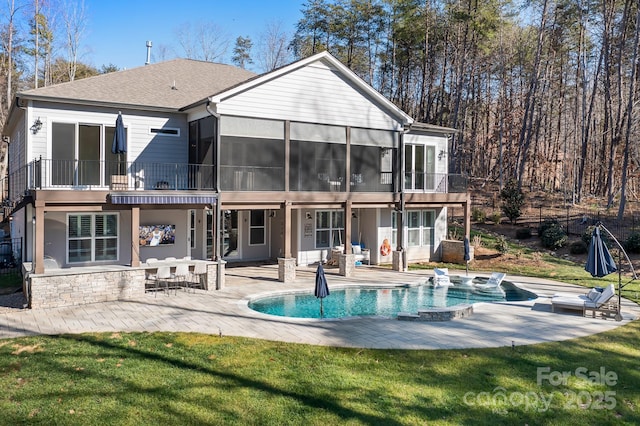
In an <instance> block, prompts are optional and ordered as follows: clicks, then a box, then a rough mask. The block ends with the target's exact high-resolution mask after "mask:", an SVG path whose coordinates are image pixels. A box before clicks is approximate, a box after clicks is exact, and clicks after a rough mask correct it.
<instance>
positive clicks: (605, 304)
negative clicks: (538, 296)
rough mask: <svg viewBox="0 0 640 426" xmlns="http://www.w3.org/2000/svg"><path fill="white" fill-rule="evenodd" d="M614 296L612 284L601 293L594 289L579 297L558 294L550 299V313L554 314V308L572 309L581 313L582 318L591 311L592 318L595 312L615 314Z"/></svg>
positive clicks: (616, 309) (616, 306) (615, 302)
mask: <svg viewBox="0 0 640 426" xmlns="http://www.w3.org/2000/svg"><path fill="white" fill-rule="evenodd" d="M615 295H616V290H615V287H614V286H613V284H609V285H608V286H607V287H606V288H605V289H604V290H603V291H602V293H601V292H599V291H598V290H596V289H592V290H591V291H589V293H587V294H580V295H569V294H563V293H559V294H556V295H554V296H553V297H552V298H551V312H555V310H556V308H561V309H573V310H580V311H582V316H585V315H586V314H587V311H593V312H592V317H593V318H595V316H596V312H601V313H603V314H617V313H618V304H617V300H616V298H615V297H614V296H615Z"/></svg>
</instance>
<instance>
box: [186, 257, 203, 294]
mask: <svg viewBox="0 0 640 426" xmlns="http://www.w3.org/2000/svg"><path fill="white" fill-rule="evenodd" d="M206 275H207V264H206V263H204V262H198V263H196V264H195V266H194V267H193V272H192V273H191V280H190V282H189V285H190V286H191V288H193V289H195V288H204V285H203V284H202V277H204V276H206Z"/></svg>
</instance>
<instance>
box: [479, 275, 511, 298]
mask: <svg viewBox="0 0 640 426" xmlns="http://www.w3.org/2000/svg"><path fill="white" fill-rule="evenodd" d="M506 276H507V274H505V273H504V272H494V273H492V274H491V276H490V277H489V278H488V279H487V281H486V282H484V283H478V284H476V285H475V286H474V287H475V288H476V290H478V291H482V292H486V293H501V294H504V290H503V289H502V287H500V283H502V280H504V277H506Z"/></svg>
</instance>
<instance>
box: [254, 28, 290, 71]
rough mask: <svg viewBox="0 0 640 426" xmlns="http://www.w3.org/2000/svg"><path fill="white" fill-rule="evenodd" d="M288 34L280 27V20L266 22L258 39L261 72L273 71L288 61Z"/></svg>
mask: <svg viewBox="0 0 640 426" xmlns="http://www.w3.org/2000/svg"><path fill="white" fill-rule="evenodd" d="M289 45H290V42H289V34H287V32H286V31H284V30H283V29H282V22H280V21H272V22H269V23H267V26H266V27H265V30H264V31H263V32H262V33H261V34H260V36H259V41H258V53H257V58H258V65H259V66H260V69H261V70H262V71H263V72H269V71H273V70H274V69H276V68H279V67H281V66H283V65H286V64H287V63H289V62H290V59H291V53H290V52H289V49H288V47H289Z"/></svg>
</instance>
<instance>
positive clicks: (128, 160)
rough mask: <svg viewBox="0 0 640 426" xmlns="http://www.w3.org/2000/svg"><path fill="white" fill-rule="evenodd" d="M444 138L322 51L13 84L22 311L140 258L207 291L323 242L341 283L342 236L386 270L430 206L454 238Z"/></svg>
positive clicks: (114, 295) (301, 256)
mask: <svg viewBox="0 0 640 426" xmlns="http://www.w3.org/2000/svg"><path fill="white" fill-rule="evenodd" d="M119 114H120V115H121V117H122V121H123V123H124V127H125V134H126V152H125V153H122V154H114V153H113V152H112V140H113V135H114V132H115V123H116V118H117V117H118V115H119ZM454 132H455V131H454V130H453V129H448V128H442V127H437V126H431V125H427V124H422V123H416V122H414V120H413V119H412V118H411V117H409V116H408V115H407V114H406V113H404V112H403V111H402V110H400V109H399V108H398V107H396V106H395V105H394V104H393V103H392V102H390V101H389V100H388V99H386V98H385V97H383V96H382V95H381V94H380V93H378V92H376V91H375V90H374V89H372V88H371V87H370V86H369V85H368V84H366V83H365V82H364V81H363V80H361V79H360V78H359V77H357V76H356V75H355V74H354V73H353V72H352V71H351V70H349V69H348V68H347V67H346V66H344V65H343V64H342V63H340V62H339V61H338V60H337V59H335V58H334V57H333V56H331V55H330V54H328V53H326V52H323V53H319V54H316V55H314V56H311V57H308V58H306V59H303V60H300V61H297V62H294V63H292V64H290V65H287V66H285V67H282V68H280V69H277V70H275V71H272V72H269V73H266V74H263V75H255V74H253V73H251V72H249V71H246V70H243V69H240V68H236V67H233V66H229V65H223V64H214V63H207V62H201V61H194V60H187V59H176V60H172V61H168V62H163V63H158V64H151V65H146V66H142V67H139V68H134V69H129V70H124V71H119V72H115V73H110V74H105V75H100V76H96V77H91V78H87V79H83V80H78V81H74V82H69V83H63V84H59V85H55V86H50V87H44V88H39V89H33V90H26V91H23V92H21V93H19V94H18V95H17V96H16V98H15V100H14V102H13V104H12V107H11V109H10V112H9V117H8V119H7V122H6V124H5V127H4V129H3V135H4V136H5V137H8V139H9V158H10V161H9V170H8V176H7V179H6V181H5V182H3V188H4V195H5V203H4V206H5V209H6V210H7V211H6V214H7V215H9V216H10V217H11V234H12V236H13V237H17V238H22V241H23V252H24V261H25V270H26V271H27V272H28V273H27V278H26V280H25V289H26V290H27V291H28V293H29V295H30V298H31V303H32V306H35V305H37V306H52V305H56V306H57V305H61V304H62V305H64V304H76V303H87V302H92V301H98V300H113V299H118V298H122V297H127V296H128V295H130V294H135V293H137V292H141V291H144V269H145V262H146V259H148V258H151V257H153V258H164V257H167V256H174V257H183V256H191V257H192V258H195V259H209V260H212V262H211V264H210V265H209V271H210V274H209V277H208V279H207V282H208V285H209V288H214V287H215V288H221V287H222V286H223V285H224V263H225V262H234V261H259V260H266V259H278V262H279V276H280V279H281V281H285V282H286V281H290V280H292V279H293V278H295V266H296V265H308V264H313V263H316V262H319V261H325V260H327V259H328V258H329V257H331V255H332V249H333V248H335V247H341V248H340V249H339V250H340V251H341V253H340V262H339V263H340V273H341V274H343V275H349V274H350V273H351V271H352V268H353V265H354V255H353V253H352V245H353V244H356V243H357V245H359V246H360V247H364V248H365V249H369V250H370V252H369V253H370V261H371V263H372V264H378V263H393V265H394V268H396V269H398V270H400V269H403V268H404V267H405V265H406V262H408V261H417V260H437V259H438V258H439V247H440V243H441V241H442V240H443V239H445V238H446V235H447V220H446V218H447V208H448V207H454V206H455V207H463V208H464V212H465V217H466V221H465V230H466V234H467V235H468V233H469V203H470V198H469V195H468V193H467V191H466V182H465V180H464V179H463V178H462V177H461V176H455V175H451V174H449V173H448V169H447V164H448V158H447V147H448V138H449V137H450V136H451V135H452V134H453V133H454ZM216 229H218V230H220V232H216ZM154 233H155V234H156V238H155V239H154V237H153V234H154ZM159 233H161V234H159ZM160 235H162V237H160ZM385 240H387V241H388V242H390V245H391V246H392V247H393V250H391V251H389V252H387V251H386V250H380V249H379V247H381V246H382V245H383V242H385ZM222 260H224V261H225V262H222ZM50 265H51V266H53V267H49V266H50ZM87 283H91V286H92V287H90V288H87V286H88V284H87ZM45 290H46V291H45ZM79 292H80V293H82V294H83V296H82V297H83V298H82V300H78V296H77V294H78V293H79ZM61 295H63V296H61ZM34 300H38V302H37V303H34Z"/></svg>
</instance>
